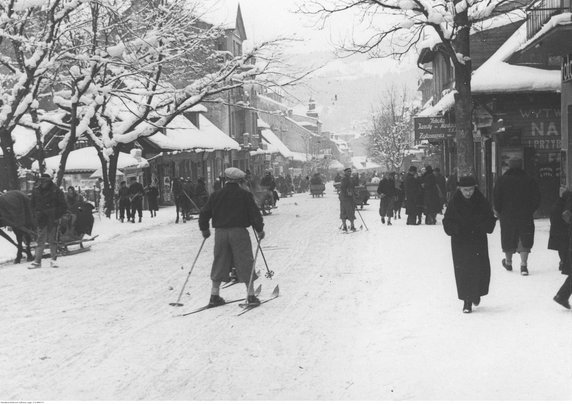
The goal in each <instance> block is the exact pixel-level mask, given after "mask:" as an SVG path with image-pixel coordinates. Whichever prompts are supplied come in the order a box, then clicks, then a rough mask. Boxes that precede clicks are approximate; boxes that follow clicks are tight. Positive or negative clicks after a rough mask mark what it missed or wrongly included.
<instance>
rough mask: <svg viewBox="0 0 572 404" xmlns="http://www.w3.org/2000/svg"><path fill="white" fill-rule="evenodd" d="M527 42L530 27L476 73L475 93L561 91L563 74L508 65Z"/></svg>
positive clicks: (517, 31) (520, 31)
mask: <svg viewBox="0 0 572 404" xmlns="http://www.w3.org/2000/svg"><path fill="white" fill-rule="evenodd" d="M526 42H527V41H526V24H522V25H521V27H520V28H519V29H517V30H516V31H515V32H514V34H513V35H512V36H511V37H510V38H509V39H508V40H507V41H506V42H505V43H504V44H503V45H502V46H501V47H500V48H499V49H498V50H497V51H496V52H495V53H494V54H493V55H492V56H491V57H490V58H489V59H488V60H487V61H486V62H485V63H483V64H482V65H481V67H479V68H478V69H477V70H476V71H475V72H474V73H473V77H472V79H471V88H472V91H473V93H490V92H496V93H513V92H530V91H560V89H561V79H560V70H544V69H537V68H534V67H528V66H516V65H510V64H508V63H506V60H508V59H509V58H510V57H511V56H512V55H513V54H514V53H515V52H516V51H517V50H518V49H520V48H521V47H522V45H523V44H525V43H526Z"/></svg>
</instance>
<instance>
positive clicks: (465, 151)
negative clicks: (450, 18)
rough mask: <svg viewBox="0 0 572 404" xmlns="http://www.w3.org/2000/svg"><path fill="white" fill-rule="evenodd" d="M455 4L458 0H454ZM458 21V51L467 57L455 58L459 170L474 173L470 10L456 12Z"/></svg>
mask: <svg viewBox="0 0 572 404" xmlns="http://www.w3.org/2000/svg"><path fill="white" fill-rule="evenodd" d="M455 3H456V2H455ZM455 23H457V24H458V26H459V27H461V28H460V29H459V31H458V32H457V36H456V38H455V40H454V44H455V50H456V52H457V54H460V55H462V56H465V57H466V58H467V59H466V60H465V61H464V62H462V61H458V60H454V65H455V89H456V90H457V94H455V124H456V127H457V131H456V140H457V170H458V174H457V175H458V176H459V177H462V176H466V175H472V176H474V175H475V158H474V144H473V130H472V111H473V100H472V96H471V73H472V64H471V60H470V56H471V49H470V42H469V35H470V25H469V19H468V16H467V12H466V11H465V12H464V13H460V14H457V15H456V16H455Z"/></svg>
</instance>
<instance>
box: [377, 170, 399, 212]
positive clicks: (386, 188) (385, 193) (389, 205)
mask: <svg viewBox="0 0 572 404" xmlns="http://www.w3.org/2000/svg"><path fill="white" fill-rule="evenodd" d="M377 194H378V195H379V197H380V200H379V215H380V216H382V217H383V216H387V217H389V218H391V217H393V205H394V202H395V198H396V195H397V189H395V180H394V179H392V178H384V179H382V180H381V181H380V183H379V185H378V186H377Z"/></svg>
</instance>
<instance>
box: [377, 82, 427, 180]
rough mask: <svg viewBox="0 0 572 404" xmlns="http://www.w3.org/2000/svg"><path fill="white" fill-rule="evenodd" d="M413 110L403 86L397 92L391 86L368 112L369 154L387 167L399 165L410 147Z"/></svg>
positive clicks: (397, 166) (388, 168)
mask: <svg viewBox="0 0 572 404" xmlns="http://www.w3.org/2000/svg"><path fill="white" fill-rule="evenodd" d="M415 111H416V110H415V107H413V105H412V103H411V102H410V100H408V91H407V88H406V87H404V88H402V89H401V92H399V93H398V90H396V89H395V88H394V87H391V88H389V89H388V90H387V91H386V92H385V96H384V98H383V100H382V101H381V103H380V105H379V106H378V109H377V110H376V111H374V112H373V113H372V121H371V127H370V129H369V130H368V131H367V136H368V143H369V148H368V150H369V156H370V157H371V158H372V159H373V160H374V161H377V162H378V163H380V164H384V165H385V167H386V169H387V170H388V171H397V170H400V169H401V165H402V163H403V159H404V157H405V153H406V151H407V149H409V148H410V147H411V135H412V132H413V115H414V113H415Z"/></svg>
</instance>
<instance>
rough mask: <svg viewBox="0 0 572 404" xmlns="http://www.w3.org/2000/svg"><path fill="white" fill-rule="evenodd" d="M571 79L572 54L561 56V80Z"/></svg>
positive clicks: (564, 81)
mask: <svg viewBox="0 0 572 404" xmlns="http://www.w3.org/2000/svg"><path fill="white" fill-rule="evenodd" d="M568 81H572V55H567V56H564V57H563V58H562V82H563V83H566V82H568Z"/></svg>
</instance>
